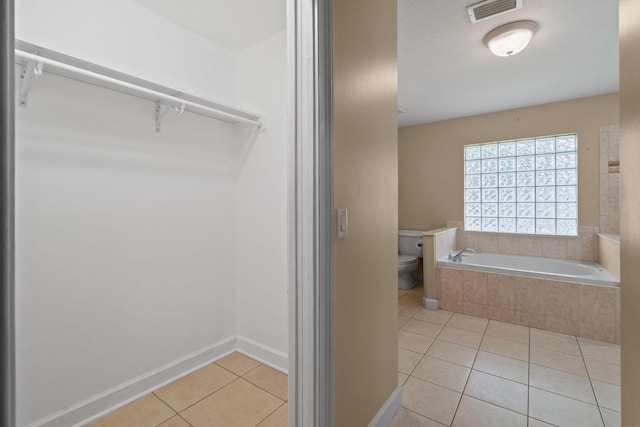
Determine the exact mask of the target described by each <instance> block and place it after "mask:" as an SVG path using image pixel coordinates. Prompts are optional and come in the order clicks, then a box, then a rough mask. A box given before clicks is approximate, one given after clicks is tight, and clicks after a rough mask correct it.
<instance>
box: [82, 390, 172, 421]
mask: <svg viewBox="0 0 640 427" xmlns="http://www.w3.org/2000/svg"><path fill="white" fill-rule="evenodd" d="M175 415H176V413H175V411H173V410H172V409H171V408H169V407H168V406H167V405H166V404H165V403H164V402H162V401H161V400H160V399H158V398H157V397H156V396H155V395H153V394H148V395H146V396H144V397H141V398H140V399H138V400H136V401H133V402H131V403H129V404H128V405H125V406H123V407H122V408H120V409H116V410H115V411H113V412H111V413H110V414H108V415H105V416H104V417H102V418H100V419H98V420H96V421H94V422H92V423H90V424H88V425H87V426H88V427H113V426H118V427H145V426H153V427H155V426H157V425H158V424H160V423H162V422H164V421H166V420H168V419H169V418H172V417H174V416H175Z"/></svg>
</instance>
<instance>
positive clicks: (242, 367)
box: [216, 351, 260, 376]
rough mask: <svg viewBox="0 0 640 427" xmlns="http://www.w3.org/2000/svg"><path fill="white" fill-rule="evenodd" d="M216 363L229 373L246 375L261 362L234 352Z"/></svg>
mask: <svg viewBox="0 0 640 427" xmlns="http://www.w3.org/2000/svg"><path fill="white" fill-rule="evenodd" d="M216 363H217V364H218V365H220V366H222V367H223V368H225V369H226V370H228V371H231V372H233V373H234V374H236V375H240V376H242V375H244V374H246V373H247V372H249V371H250V370H252V369H255V368H257V367H258V365H260V362H257V361H255V360H253V359H252V358H250V357H248V356H245V355H244V354H242V353H239V352H237V351H234V352H233V353H231V354H229V355H228V356H225V357H223V358H222V359H220V360H217V361H216Z"/></svg>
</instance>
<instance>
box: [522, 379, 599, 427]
mask: <svg viewBox="0 0 640 427" xmlns="http://www.w3.org/2000/svg"><path fill="white" fill-rule="evenodd" d="M529 415H531V416H532V417H533V418H536V419H539V420H542V421H544V422H547V423H550V424H554V425H559V426H576V427H602V425H603V424H602V418H601V417H600V411H598V407H597V406H594V405H590V404H588V403H585V402H581V401H579V400H574V399H570V398H568V397H564V396H560V395H558V394H554V393H550V392H548V391H544V390H540V389H537V388H534V387H530V388H529Z"/></svg>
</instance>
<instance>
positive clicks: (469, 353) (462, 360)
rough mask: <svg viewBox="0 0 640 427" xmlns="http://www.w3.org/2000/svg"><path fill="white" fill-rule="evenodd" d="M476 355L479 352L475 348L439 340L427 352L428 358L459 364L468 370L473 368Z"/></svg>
mask: <svg viewBox="0 0 640 427" xmlns="http://www.w3.org/2000/svg"><path fill="white" fill-rule="evenodd" d="M476 354H478V350H476V349H474V348H471V347H466V346H464V345H460V344H455V343H452V342H449V341H443V340H439V339H436V340H435V341H434V342H433V344H431V347H429V350H428V351H427V356H431V357H435V358H438V359H442V360H446V361H447V362H451V363H457V364H458V365H462V366H466V367H467V368H470V367H472V366H473V361H474V360H476Z"/></svg>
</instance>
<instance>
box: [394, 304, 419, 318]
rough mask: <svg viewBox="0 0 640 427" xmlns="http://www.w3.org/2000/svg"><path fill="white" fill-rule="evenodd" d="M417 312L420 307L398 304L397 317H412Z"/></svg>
mask: <svg viewBox="0 0 640 427" xmlns="http://www.w3.org/2000/svg"><path fill="white" fill-rule="evenodd" d="M418 311H420V307H414V306H410V305H404V304H398V316H402V317H412V316H413V315H414V314H416V313H417V312H418Z"/></svg>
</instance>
